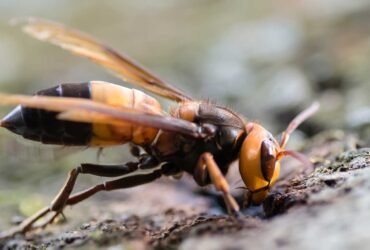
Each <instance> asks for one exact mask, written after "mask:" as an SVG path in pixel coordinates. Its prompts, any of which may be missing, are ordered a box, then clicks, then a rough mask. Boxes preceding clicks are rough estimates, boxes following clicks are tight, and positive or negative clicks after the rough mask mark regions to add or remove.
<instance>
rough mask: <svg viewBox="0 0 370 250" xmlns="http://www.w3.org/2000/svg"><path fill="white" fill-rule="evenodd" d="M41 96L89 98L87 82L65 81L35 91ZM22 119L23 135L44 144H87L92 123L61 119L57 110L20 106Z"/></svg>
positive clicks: (89, 92) (90, 134)
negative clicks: (58, 117) (74, 82)
mask: <svg viewBox="0 0 370 250" xmlns="http://www.w3.org/2000/svg"><path fill="white" fill-rule="evenodd" d="M36 95H42V96H57V97H78V98H86V99H90V98H91V91H90V84H89V83H79V84H72V83H65V84H60V85H58V86H55V87H52V88H49V89H44V90H41V91H39V92H37V93H36ZM20 112H21V113H22V117H23V120H24V131H23V134H22V135H23V137H25V138H27V139H30V140H36V141H40V142H42V143H45V144H58V145H88V143H89V142H90V140H91V136H92V124H89V123H82V122H70V121H62V120H59V119H57V118H56V116H57V112H51V111H45V110H41V109H33V108H27V107H23V106H21V109H20Z"/></svg>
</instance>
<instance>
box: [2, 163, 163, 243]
mask: <svg viewBox="0 0 370 250" xmlns="http://www.w3.org/2000/svg"><path fill="white" fill-rule="evenodd" d="M139 166H140V164H139V163H133V162H131V163H127V164H124V165H95V164H81V166H80V167H77V168H75V169H73V170H71V171H70V173H69V175H68V177H67V180H66V182H65V184H64V185H63V187H62V189H61V190H60V192H59V193H58V194H57V195H56V197H55V198H54V199H53V201H52V202H51V204H50V206H48V207H45V208H43V209H41V210H40V211H39V212H37V213H36V214H34V215H33V216H31V217H29V218H27V219H26V220H24V221H23V222H22V223H21V224H20V225H18V226H16V227H14V228H12V229H10V230H9V231H6V232H2V233H0V239H1V238H6V237H10V236H12V235H14V234H17V233H26V232H28V231H30V230H33V229H35V228H38V227H40V225H41V226H45V225H47V224H49V223H51V222H52V221H53V220H54V219H55V218H56V217H57V215H58V214H61V213H62V211H63V209H64V207H65V206H66V205H73V204H76V203H78V202H80V201H82V200H84V199H86V198H88V197H90V196H91V195H93V194H95V193H96V192H99V191H102V190H105V191H109V190H114V189H118V188H128V187H132V186H136V185H140V184H141V182H143V183H146V182H145V181H146V180H148V182H149V181H150V180H151V179H150V178H153V175H134V176H130V177H123V178H120V179H117V180H113V181H108V182H105V183H102V184H99V185H96V186H94V187H92V188H90V189H87V190H85V191H83V192H80V193H78V194H76V195H74V196H72V197H70V195H71V193H72V190H73V187H74V185H75V183H76V180H77V177H78V175H79V174H92V175H97V176H104V177H117V176H124V175H127V174H129V173H132V172H134V171H136V170H137V169H138V168H139ZM144 167H145V166H144ZM153 173H156V172H155V171H154V172H153ZM148 178H149V179H148ZM49 214H50V215H51V216H50V217H49V218H46V221H44V222H43V223H41V224H40V225H36V222H38V221H39V220H40V219H42V218H44V217H45V216H47V215H49Z"/></svg>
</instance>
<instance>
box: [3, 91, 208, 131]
mask: <svg viewBox="0 0 370 250" xmlns="http://www.w3.org/2000/svg"><path fill="white" fill-rule="evenodd" d="M13 104H20V105H24V106H27V107H30V108H37V109H44V110H49V111H54V112H60V114H59V116H58V118H60V119H63V120H70V121H75V122H89V123H101V124H113V125H118V126H119V125H123V124H125V123H127V122H130V123H133V124H137V125H142V126H147V127H151V128H157V129H162V130H165V131H172V132H177V133H180V134H184V135H188V136H192V137H194V138H199V137H203V136H205V135H204V134H203V133H202V131H201V128H200V127H199V126H198V125H197V124H196V123H192V122H189V121H186V120H182V119H179V118H175V117H172V116H165V115H156V114H150V113H144V112H142V111H139V110H135V109H131V108H125V107H115V106H110V105H107V104H103V103H99V102H94V101H92V100H89V99H82V98H69V97H49V96H27V95H11V94H4V93H0V105H13ZM1 125H4V124H1V123H0V126H1Z"/></svg>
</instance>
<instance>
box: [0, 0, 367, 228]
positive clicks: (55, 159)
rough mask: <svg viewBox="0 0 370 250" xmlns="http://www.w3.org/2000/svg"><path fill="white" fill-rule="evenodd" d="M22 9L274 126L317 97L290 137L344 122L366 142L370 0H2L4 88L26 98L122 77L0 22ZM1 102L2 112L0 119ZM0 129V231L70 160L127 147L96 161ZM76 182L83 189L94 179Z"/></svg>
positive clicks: (38, 202)
mask: <svg viewBox="0 0 370 250" xmlns="http://www.w3.org/2000/svg"><path fill="white" fill-rule="evenodd" d="M24 16H36V17H42V18H48V19H52V20H55V21H58V22H62V23H64V24H65V25H67V26H70V27H74V28H76V29H79V30H82V31H84V32H86V33H88V34H90V35H91V36H93V37H96V38H98V39H99V40H100V41H103V42H105V43H106V44H108V45H110V46H111V47H113V48H115V49H117V50H118V51H121V52H124V53H125V54H127V55H129V56H130V57H132V58H135V59H136V60H137V61H139V62H141V64H143V65H145V66H146V67H147V68H150V69H152V71H154V72H156V73H157V74H158V75H160V76H162V78H163V79H165V80H167V81H168V82H170V83H173V84H174V85H175V86H176V87H178V88H180V89H183V90H184V91H185V92H187V93H189V94H190V95H192V96H194V97H196V98H200V99H209V100H211V101H213V102H216V103H219V104H223V105H226V106H228V107H230V108H232V109H234V110H235V111H237V112H240V113H241V114H243V115H245V116H246V117H247V118H248V119H251V120H256V121H259V122H261V123H262V124H264V126H265V127H267V128H268V129H269V130H270V131H272V132H273V133H274V134H279V133H280V132H281V131H282V130H283V129H284V128H285V126H286V125H287V124H288V122H289V120H290V119H291V118H292V117H293V116H294V115H295V114H297V113H298V112H299V111H301V110H302V109H303V108H304V107H306V106H307V105H309V104H310V103H311V102H312V101H313V100H319V101H320V102H321V104H322V107H321V110H320V112H319V113H318V114H317V115H316V116H315V117H314V118H312V119H310V120H309V121H308V122H307V123H306V124H305V125H304V126H303V127H302V129H301V131H300V132H298V133H296V135H295V138H296V140H297V141H299V140H300V139H301V138H304V137H307V136H311V135H313V134H316V133H318V132H319V131H322V130H327V129H343V130H345V131H348V133H357V134H359V135H360V136H361V138H363V139H364V141H365V143H368V142H369V140H368V138H369V137H370V125H369V124H370V106H369V104H370V98H369V93H370V84H369V83H370V25H369V23H370V3H369V1H366V0H363V1H361V0H358V1H347V0H310V1H292V0H285V1H283V0H274V1H242V0H239V1H217V0H216V1H215V0H212V1H211V0H204V1H198V0H188V1H175V0H173V1H153V0H147V1H144V0H140V1H138V0H124V1H122V0H110V1H98V0H91V1H71V0H50V1H41V0H32V1H20V0H17V1H15V0H14V1H10V0H8V1H7V0H0V34H1V36H0V57H1V60H0V90H1V91H3V92H12V93H22V94H32V93H34V92H36V91H38V90H40V89H44V88H48V87H51V86H54V85H56V84H58V83H71V82H76V83H78V82H86V81H88V80H105V81H110V82H114V83H121V81H120V80H118V79H116V78H115V77H113V76H111V75H109V74H108V73H106V72H105V71H104V70H103V69H101V68H100V67H98V66H96V65H94V64H93V63H90V62H88V61H87V60H85V59H81V58H78V57H75V56H72V55H70V54H69V53H67V52H65V51H62V50H61V49H59V48H56V47H54V46H52V45H49V44H46V43H42V42H39V41H36V40H34V39H32V38H30V37H28V36H27V35H25V34H24V33H22V32H21V30H20V29H19V27H14V26H11V25H9V20H10V19H12V18H16V17H24ZM161 101H162V103H163V105H164V107H168V106H170V105H171V103H169V102H166V101H165V100H161ZM172 105H173V104H172ZM9 110H10V108H1V115H5V114H6V112H7V111H9ZM0 136H1V137H0V159H1V165H0V211H2V212H0V213H1V214H0V229H2V228H5V227H7V225H8V224H9V222H10V218H11V217H12V216H14V215H16V214H19V215H22V216H27V215H29V214H31V213H32V212H33V211H34V210H35V209H37V208H38V207H40V206H42V205H46V204H48V202H49V201H50V200H51V198H52V196H53V194H55V193H56V192H57V190H58V189H59V187H60V186H61V185H62V183H63V181H64V178H65V176H66V173H67V171H68V170H70V169H72V168H73V167H75V166H77V165H78V163H80V162H97V161H99V162H104V163H119V162H124V161H126V160H128V159H129V156H128V154H127V150H126V148H125V147H118V148H115V149H109V150H106V151H104V152H103V155H102V157H101V158H100V159H97V156H96V150H94V149H76V148H72V149H66V148H60V147H51V146H42V145H40V144H38V143H33V142H26V141H24V140H23V139H22V138H19V137H17V136H15V135H12V134H10V133H9V132H7V131H4V130H1V131H0ZM72 153H73V154H72ZM81 179H82V180H81V183H85V184H81V185H83V186H86V185H89V184H91V183H96V182H99V181H100V178H88V177H83V178H81ZM79 185H80V184H79ZM97 197H98V198H95V199H103V198H104V197H103V196H102V195H100V196H97ZM92 200H94V199H92Z"/></svg>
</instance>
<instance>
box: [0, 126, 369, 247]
mask: <svg viewBox="0 0 370 250" xmlns="http://www.w3.org/2000/svg"><path fill="white" fill-rule="evenodd" d="M304 149H305V151H306V153H307V154H308V155H309V156H310V157H311V159H312V160H313V161H314V162H315V170H314V171H313V172H310V173H307V171H299V169H298V170H297V169H295V170H294V168H293V167H292V166H290V169H291V170H290V172H289V173H285V174H283V177H282V180H281V181H280V182H279V183H278V184H277V185H276V187H275V188H274V189H273V191H272V193H271V195H270V196H269V197H268V198H267V199H266V201H265V202H264V204H263V206H260V207H251V208H248V209H245V210H244V211H243V212H244V214H245V216H244V217H242V218H240V219H239V220H236V221H235V220H233V219H231V218H229V217H228V216H226V215H224V214H223V213H222V211H223V207H222V205H221V206H220V204H222V203H221V202H220V197H218V196H214V195H209V192H194V188H191V187H190V185H189V184H188V183H187V182H186V181H185V182H177V183H168V181H163V182H158V183H153V184H152V185H148V186H145V187H140V188H135V189H134V190H132V191H130V192H128V191H124V192H114V193H110V194H104V195H101V196H99V200H94V201H93V202H91V201H90V203H88V205H87V206H84V205H83V204H82V205H77V206H76V207H75V208H74V209H73V210H72V211H71V210H70V209H67V211H66V215H67V217H69V214H71V219H70V220H68V221H67V222H66V223H63V224H59V225H52V226H49V227H48V228H47V229H46V230H44V231H37V232H34V233H31V234H28V235H26V236H25V237H24V236H16V237H14V238H12V239H8V240H6V241H3V242H1V243H0V246H1V247H2V248H4V249H16V248H19V249H22V248H29V249H33V248H35V249H37V248H51V249H59V248H65V247H68V248H80V249H97V248H102V247H104V248H109V249H192V250H196V249H202V250H205V249H368V245H369V244H370V233H369V228H370V225H369V223H370V212H369V211H370V148H366V147H365V146H364V145H363V144H361V141H358V140H357V139H356V138H355V137H354V136H351V135H344V133H342V132H341V131H331V132H326V133H322V134H319V135H318V136H316V137H315V138H313V139H311V140H310V141H308V142H307V143H306V146H305V148H304ZM292 164H294V163H291V164H290V165H292ZM287 165H289V164H288V163H287ZM287 168H288V166H287ZM119 197H121V198H119ZM122 197H123V198H122ZM122 199H123V201H122ZM88 212H89V214H87V213H88ZM73 214H75V215H74V216H73ZM76 214H77V215H76ZM76 218H77V219H76ZM76 221H77V222H76ZM76 223H77V224H76Z"/></svg>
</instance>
